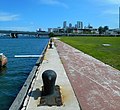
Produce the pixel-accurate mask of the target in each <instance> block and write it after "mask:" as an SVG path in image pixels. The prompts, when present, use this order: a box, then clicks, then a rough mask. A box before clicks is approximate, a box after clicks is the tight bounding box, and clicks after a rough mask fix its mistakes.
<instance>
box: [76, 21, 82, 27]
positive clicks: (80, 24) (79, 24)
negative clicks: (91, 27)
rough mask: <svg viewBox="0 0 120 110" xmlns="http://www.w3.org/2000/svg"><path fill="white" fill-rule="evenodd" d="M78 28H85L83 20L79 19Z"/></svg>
mask: <svg viewBox="0 0 120 110" xmlns="http://www.w3.org/2000/svg"><path fill="white" fill-rule="evenodd" d="M77 28H79V29H83V22H81V21H77Z"/></svg>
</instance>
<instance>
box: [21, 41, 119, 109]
mask: <svg viewBox="0 0 120 110" xmlns="http://www.w3.org/2000/svg"><path fill="white" fill-rule="evenodd" d="M48 69H50V70H54V71H55V72H56V73H57V80H56V85H59V86H60V89H61V96H62V101H63V105H62V106H39V104H40V98H41V89H42V85H43V84H42V73H43V72H44V71H45V70H48ZM32 85H33V86H32V88H33V89H32V91H31V92H30V94H29V98H28V99H29V100H28V102H25V103H27V106H26V104H25V106H24V107H23V109H22V110H24V109H26V110H40V109H41V110H119V108H120V71H119V70H116V69H114V68H112V67H110V66H109V65H106V64H104V63H103V62H101V61H99V60H97V59H95V58H93V57H91V56H89V55H87V54H85V53H83V52H81V51H79V50H77V49H75V48H73V47H71V46H69V45H67V44H65V43H63V42H61V41H59V40H56V39H55V46H54V47H53V49H49V48H48V49H47V51H46V53H45V57H44V60H43V62H42V64H41V65H40V66H39V68H38V74H37V75H36V78H35V80H34V82H33V84H32Z"/></svg>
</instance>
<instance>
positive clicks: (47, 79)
mask: <svg viewBox="0 0 120 110" xmlns="http://www.w3.org/2000/svg"><path fill="white" fill-rule="evenodd" d="M56 77H57V74H56V73H55V72H54V71H53V70H46V71H44V72H43V74H42V79H43V93H42V94H43V95H44V96H46V95H51V94H54V91H55V80H56Z"/></svg>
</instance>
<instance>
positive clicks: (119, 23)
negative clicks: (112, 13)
mask: <svg viewBox="0 0 120 110" xmlns="http://www.w3.org/2000/svg"><path fill="white" fill-rule="evenodd" d="M119 29H120V7H119Z"/></svg>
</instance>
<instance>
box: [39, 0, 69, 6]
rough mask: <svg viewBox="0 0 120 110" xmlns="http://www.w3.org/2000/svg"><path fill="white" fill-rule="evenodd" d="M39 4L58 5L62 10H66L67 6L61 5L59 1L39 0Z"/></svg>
mask: <svg viewBox="0 0 120 110" xmlns="http://www.w3.org/2000/svg"><path fill="white" fill-rule="evenodd" d="M40 2H41V3H43V4H47V5H58V6H62V7H64V8H68V6H67V5H66V4H65V3H62V2H60V1H59V0H40Z"/></svg>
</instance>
